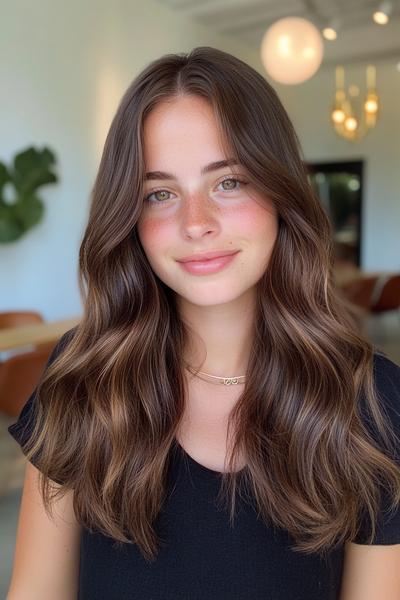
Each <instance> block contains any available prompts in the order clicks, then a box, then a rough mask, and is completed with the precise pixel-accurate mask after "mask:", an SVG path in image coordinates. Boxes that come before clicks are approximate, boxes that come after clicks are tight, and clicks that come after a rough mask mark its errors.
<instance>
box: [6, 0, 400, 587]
mask: <svg viewBox="0 0 400 600" xmlns="http://www.w3.org/2000/svg"><path fill="white" fill-rule="evenodd" d="M203 45H207V46H213V47H216V48H220V49H221V50H224V51H227V52H230V53H232V54H234V55H235V56H237V57H239V58H241V59H242V60H244V61H245V62H247V63H248V64H250V65H251V66H252V67H254V68H255V69H256V70H258V71H259V72H260V73H261V74H262V75H263V76H264V77H265V78H266V79H267V80H268V81H269V82H270V83H271V84H272V85H273V86H274V87H275V89H276V90H277V92H278V94H279V96H280V98H281V100H282V102H283V104H284V106H285V108H286V109H287V111H288V113H289V116H290V118H291V119H292V121H293V123H294V126H295V128H296V130H297V132H298V135H299V138H300V142H301V145H302V147H303V151H304V158H305V161H306V162H307V165H308V167H309V173H310V180H311V182H312V184H313V186H314V187H315V189H316V191H317V193H318V196H319V198H320V201H321V202H323V203H324V206H325V207H326V209H327V211H328V213H329V216H330V218H331V220H332V224H333V227H334V232H335V280H336V284H337V285H338V286H339V287H340V289H341V290H342V291H343V293H344V294H345V295H346V297H347V299H348V300H349V302H351V303H352V305H353V306H354V307H355V309H356V310H357V314H358V315H359V317H360V323H361V325H362V327H363V329H364V331H365V332H366V334H367V335H368V336H369V337H370V339H371V340H372V341H373V342H374V343H375V344H376V345H377V346H378V347H379V348H380V349H382V350H383V351H384V352H386V354H387V355H388V356H389V358H391V359H392V360H393V361H395V362H397V363H398V364H400V308H399V307H400V192H399V190H400V118H399V116H400V115H399V112H400V108H399V107H400V3H399V2H375V1H372V0H159V1H156V0H147V1H146V2H142V1H139V0H108V1H107V2H105V1H104V0H96V1H94V0H80V1H79V2H78V1H77V0H69V2H68V3H66V2H61V1H60V0H37V1H36V2H34V3H33V2H30V1H28V0H14V1H13V2H12V3H11V2H9V3H3V4H2V6H1V18H0V71H1V83H2V86H1V87H2V91H1V116H0V282H1V283H0V286H1V287H0V289H1V293H0V463H1V468H0V531H1V539H0V555H1V556H2V560H1V561H0V597H2V598H3V597H5V595H6V591H7V589H8V583H9V578H10V574H11V566H12V560H13V553H14V547H15V533H16V526H17V517H18V510H19V503H20V497H21V486H22V481H23V475H24V468H25V458H24V456H23V455H22V453H21V451H20V448H19V446H18V445H17V444H16V442H15V441H14V440H13V439H12V438H11V436H10V435H9V433H8V432H7V427H8V426H9V425H10V424H11V423H13V422H15V421H16V419H17V417H18V414H19V412H20V410H21V408H22V406H23V404H24V403H25V402H26V400H27V398H28V396H29V395H30V393H31V392H32V390H33V389H34V387H35V385H36V384H37V382H38V380H39V377H40V374H41V372H42V369H43V367H44V365H45V362H46V361H47V358H48V356H49V353H50V351H51V349H52V348H53V347H54V344H55V342H56V341H57V340H58V339H59V337H60V336H61V335H62V334H63V333H64V332H65V331H66V330H67V329H69V328H70V327H72V326H74V325H75V324H76V323H77V322H78V321H79V318H80V314H81V311H82V306H81V301H80V297H79V290H78V284H77V264H78V250H79V243H80V239H81V236H82V234H83V231H84V227H85V224H86V220H87V215H88V207H89V194H90V191H91V187H92V185H93V182H94V178H95V176H96V171H97V168H98V164H99V160H100V156H101V152H102V149H103V145H104V141H105V137H106V134H107V131H108V128H109V126H110V123H111V120H112V118H113V116H114V114H115V111H116V108H117V106H118V103H119V101H120V99H121V97H122V95H123V93H124V92H125V90H126V88H127V87H128V85H129V84H130V83H131V81H132V80H133V78H134V77H135V76H136V74H137V73H138V72H139V71H140V70H142V69H143V67H144V66H145V65H146V64H148V63H149V62H150V61H151V60H153V59H155V58H157V57H159V56H160V55H162V54H165V53H168V52H187V51H189V50H191V49H192V48H193V47H195V46H203Z"/></svg>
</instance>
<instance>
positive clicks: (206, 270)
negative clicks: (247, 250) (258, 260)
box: [178, 250, 239, 275]
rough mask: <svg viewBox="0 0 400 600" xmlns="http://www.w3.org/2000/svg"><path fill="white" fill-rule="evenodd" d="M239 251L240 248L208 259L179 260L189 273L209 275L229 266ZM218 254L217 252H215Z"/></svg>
mask: <svg viewBox="0 0 400 600" xmlns="http://www.w3.org/2000/svg"><path fill="white" fill-rule="evenodd" d="M238 253H239V250H236V251H234V252H230V253H229V254H227V253H226V254H225V255H224V256H221V255H219V256H216V257H215V258H209V259H208V260H205V259H204V260H198V259H197V260H187V259H185V261H184V262H182V261H178V262H179V263H180V264H181V265H182V268H183V269H184V270H185V271H187V272H188V273H191V274H192V275H208V274H210V273H216V272H217V271H220V270H221V269H223V268H224V267H225V266H227V265H228V264H230V263H231V262H232V261H233V260H234V258H235V256H236V254H238ZM214 254H216V253H214ZM203 256H204V255H203Z"/></svg>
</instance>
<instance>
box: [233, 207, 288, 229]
mask: <svg viewBox="0 0 400 600" xmlns="http://www.w3.org/2000/svg"><path fill="white" fill-rule="evenodd" d="M231 223H232V226H234V227H235V228H237V229H238V230H240V231H242V232H243V233H249V234H254V233H255V232H258V231H259V232H263V231H264V232H265V230H266V229H267V230H270V231H275V229H276V226H277V217H276V215H275V213H274V211H273V210H272V209H271V208H269V207H267V206H266V207H263V206H260V205H258V204H256V203H254V204H251V205H250V206H243V207H241V208H236V210H235V211H234V212H233V213H232V221H231Z"/></svg>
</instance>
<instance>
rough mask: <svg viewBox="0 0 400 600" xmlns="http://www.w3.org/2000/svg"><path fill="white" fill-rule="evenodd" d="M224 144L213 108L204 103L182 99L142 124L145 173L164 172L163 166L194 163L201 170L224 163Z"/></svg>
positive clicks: (163, 106)
mask: <svg viewBox="0 0 400 600" xmlns="http://www.w3.org/2000/svg"><path fill="white" fill-rule="evenodd" d="M223 141H224V140H223V137H222V133H221V131H220V129H219V125H218V121H217V119H216V117H215V114H214V111H213V108H212V106H211V105H210V103H209V102H207V101H206V100H205V99H203V98H199V97H197V96H183V97H178V98H174V99H171V100H168V101H165V102H162V103H160V104H158V105H157V106H156V107H155V108H154V109H153V110H152V111H151V112H150V113H149V115H147V117H146V119H145V121H144V124H143V143H144V156H145V162H146V170H148V171H153V170H161V169H162V170H167V165H166V164H165V163H166V162H167V163H171V162H172V163H175V164H176V162H179V161H180V162H181V163H188V162H189V163H190V162H192V161H194V162H196V163H201V165H202V166H203V165H206V164H208V163H210V162H212V161H214V160H215V161H216V160H222V159H227V158H229V157H228V156H227V155H226V149H224V147H223ZM225 146H226V143H225ZM161 163H162V164H161ZM168 170H169V169H168Z"/></svg>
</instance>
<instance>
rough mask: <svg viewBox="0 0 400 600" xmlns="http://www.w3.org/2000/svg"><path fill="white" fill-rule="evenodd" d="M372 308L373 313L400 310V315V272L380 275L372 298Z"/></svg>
mask: <svg viewBox="0 0 400 600" xmlns="http://www.w3.org/2000/svg"><path fill="white" fill-rule="evenodd" d="M370 310H371V312H373V313H382V312H387V311H392V310H399V316H400V273H396V274H394V275H393V274H391V275H390V274H389V275H382V276H381V277H379V279H378V281H377V283H376V286H375V289H374V293H373V296H372V298H371V307H370Z"/></svg>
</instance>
